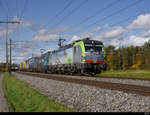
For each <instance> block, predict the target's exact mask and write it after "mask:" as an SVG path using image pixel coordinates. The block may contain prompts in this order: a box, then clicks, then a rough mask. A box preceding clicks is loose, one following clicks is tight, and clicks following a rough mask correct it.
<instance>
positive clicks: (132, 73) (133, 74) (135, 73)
mask: <svg viewBox="0 0 150 115" xmlns="http://www.w3.org/2000/svg"><path fill="white" fill-rule="evenodd" d="M97 76H101V77H103V76H116V77H123V78H142V79H143V78H146V79H150V71H149V70H126V71H123V70H120V71H106V72H102V73H101V74H98V75H97Z"/></svg>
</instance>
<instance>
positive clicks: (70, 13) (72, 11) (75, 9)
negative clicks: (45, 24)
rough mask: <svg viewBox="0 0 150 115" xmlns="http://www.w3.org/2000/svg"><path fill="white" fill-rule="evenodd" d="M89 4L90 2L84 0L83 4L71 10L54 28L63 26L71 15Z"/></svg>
mask: <svg viewBox="0 0 150 115" xmlns="http://www.w3.org/2000/svg"><path fill="white" fill-rule="evenodd" d="M87 2H88V0H84V1H83V2H81V3H80V4H79V5H78V6H77V7H75V8H74V9H73V10H71V11H70V12H69V13H68V14H67V15H66V16H64V17H63V18H62V19H61V20H60V21H59V22H58V23H57V24H55V25H54V26H55V27H57V26H58V25H59V24H61V23H62V22H63V21H64V20H65V19H66V18H67V17H69V16H70V15H72V14H73V13H74V12H75V11H77V10H79V9H80V8H81V6H83V5H84V4H86V3H87Z"/></svg>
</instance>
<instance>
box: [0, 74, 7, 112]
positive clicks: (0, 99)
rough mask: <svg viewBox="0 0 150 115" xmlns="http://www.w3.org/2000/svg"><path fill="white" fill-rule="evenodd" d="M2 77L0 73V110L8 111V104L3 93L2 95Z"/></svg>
mask: <svg viewBox="0 0 150 115" xmlns="http://www.w3.org/2000/svg"><path fill="white" fill-rule="evenodd" d="M2 79H3V76H2V75H0V112H9V110H8V104H7V101H6V99H5V95H4V92H3V88H2Z"/></svg>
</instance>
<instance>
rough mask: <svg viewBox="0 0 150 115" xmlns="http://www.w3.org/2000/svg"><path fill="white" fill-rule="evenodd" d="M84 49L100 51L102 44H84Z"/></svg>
mask: <svg viewBox="0 0 150 115" xmlns="http://www.w3.org/2000/svg"><path fill="white" fill-rule="evenodd" d="M85 51H86V52H90V51H93V52H101V51H102V46H101V45H93V44H85Z"/></svg>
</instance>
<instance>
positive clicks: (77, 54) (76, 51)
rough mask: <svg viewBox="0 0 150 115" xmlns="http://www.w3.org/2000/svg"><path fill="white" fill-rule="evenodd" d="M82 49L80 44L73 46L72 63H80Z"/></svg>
mask: <svg viewBox="0 0 150 115" xmlns="http://www.w3.org/2000/svg"><path fill="white" fill-rule="evenodd" d="M81 57H82V49H81V46H80V45H78V46H75V47H73V63H81Z"/></svg>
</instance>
